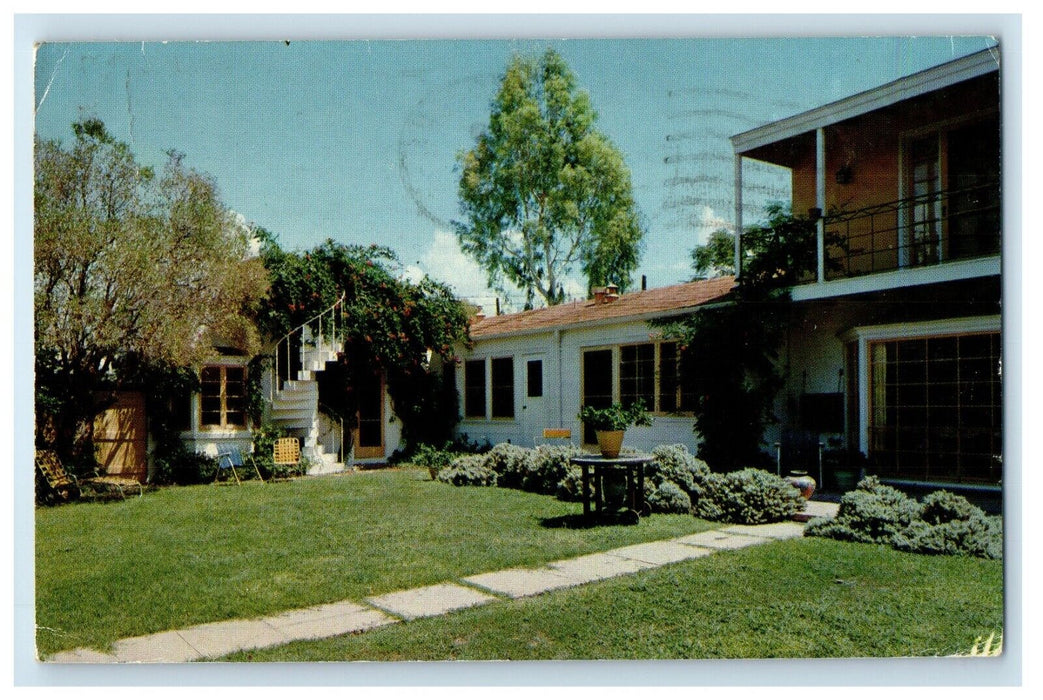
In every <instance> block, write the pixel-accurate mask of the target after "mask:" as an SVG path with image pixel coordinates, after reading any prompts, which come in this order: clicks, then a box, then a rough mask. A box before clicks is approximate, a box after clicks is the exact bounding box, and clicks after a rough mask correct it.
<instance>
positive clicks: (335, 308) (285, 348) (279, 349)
mask: <svg viewBox="0 0 1043 700" xmlns="http://www.w3.org/2000/svg"><path fill="white" fill-rule="evenodd" d="M346 296H347V294H346V293H343V294H341V295H340V298H339V299H337V301H335V302H334V303H333V304H332V305H331V306H329V307H328V308H327V309H325V310H323V311H320V312H319V313H318V314H316V315H315V316H312V317H311V318H309V319H308V320H307V321H305V322H304V323H302V324H301V325H299V326H297V327H296V328H294V329H293V330H291V331H290V332H289V333H287V334H286V335H284V336H283V337H281V338H279V340H278V342H276V343H275V362H273V363H272V383H271V389H270V393H269V396H268V398H269V399H270V400H271V399H274V398H275V394H277V393H278V392H279V391H280V390H281V389H282V385H281V384H280V382H281V378H280V376H281V375H280V372H279V368H280V366H282V367H285V368H286V379H287V380H289V379H291V378H292V377H291V376H290V373H291V372H292V371H293V362H292V361H291V358H290V353H291V352H292V348H293V342H292V341H293V338H294V336H295V335H298V334H299V335H300V337H301V350H303V340H304V329H305V328H310V327H311V326H312V324H317V325H318V334H317V335H316V336H315V337H316V338H318V342H319V343H321V342H322V340H323V337H324V336H323V321H325V322H326V328H327V330H328V331H329V334H330V338H332V339H333V340H334V341H336V339H337V316H338V315H340V314H341V313H343V305H344V299H345V297H346ZM341 326H342V328H343V323H342V324H341ZM298 354H300V350H298ZM283 359H285V365H280V361H281V360H283ZM299 359H301V361H302V362H303V358H299Z"/></svg>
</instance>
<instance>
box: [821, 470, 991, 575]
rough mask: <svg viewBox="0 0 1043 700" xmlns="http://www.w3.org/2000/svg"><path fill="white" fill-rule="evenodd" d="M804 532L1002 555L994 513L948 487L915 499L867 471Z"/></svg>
mask: <svg viewBox="0 0 1043 700" xmlns="http://www.w3.org/2000/svg"><path fill="white" fill-rule="evenodd" d="M804 534H805V535H807V536H814V537H830V538H832V539H838V540H849V541H855V542H873V543H878V544H886V545H889V546H891V547H894V548H895V549H898V550H900V551H903V552H916V553H919V554H950V555H963V556H975V557H982V558H986V559H1000V558H1002V556H1003V521H1002V519H1001V518H999V517H998V516H988V515H986V514H985V513H984V512H983V511H982V510H981V509H980V508H978V507H976V506H974V505H972V504H971V503H970V502H969V501H967V499H966V498H963V497H962V496H957V495H955V494H952V493H950V492H948V491H934V492H932V493H930V494H928V495H927V496H925V497H924V499H923V502H922V504H921V503H917V502H916V501H914V500H913V499H911V498H909V497H908V496H906V495H905V494H903V493H902V492H900V491H898V490H897V489H893V488H891V487H889V486H884V485H882V484H880V482H879V481H878V480H877V479H876V478H875V477H866V478H865V479H863V480H862V481H861V482H860V483H859V484H858V488H857V489H855V490H854V491H851V492H849V493H847V494H845V495H844V497H843V499H842V500H841V502H840V509H839V510H838V511H837V516H836V518H833V519H825V518H816V519H815V520H812V521H811V522H810V523H808V527H807V529H806V530H805V531H804Z"/></svg>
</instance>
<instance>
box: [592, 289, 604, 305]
mask: <svg viewBox="0 0 1043 700" xmlns="http://www.w3.org/2000/svg"><path fill="white" fill-rule="evenodd" d="M604 303H605V288H604V287H594V305H595V306H599V305H601V304H604Z"/></svg>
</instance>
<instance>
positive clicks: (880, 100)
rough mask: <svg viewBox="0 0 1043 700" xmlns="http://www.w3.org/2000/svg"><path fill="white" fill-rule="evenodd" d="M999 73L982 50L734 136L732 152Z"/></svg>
mask: <svg viewBox="0 0 1043 700" xmlns="http://www.w3.org/2000/svg"><path fill="white" fill-rule="evenodd" d="M998 70H999V52H998V50H997V49H996V48H989V49H985V50H984V51H979V52H977V53H973V54H971V55H969V56H964V57H963V58H959V59H956V60H955V61H950V62H949V63H944V64H942V65H940V66H935V67H933V68H928V69H927V70H924V71H921V72H919V73H914V74H913V75H910V76H906V77H904V78H899V79H898V80H895V81H893V82H890V83H887V84H886V85H882V86H880V87H878V88H873V89H872V90H867V91H865V92H860V93H858V94H856V95H852V96H850V97H845V98H844V99H841V100H837V101H836V102H830V103H829V104H826V105H823V106H821V107H816V108H815V109H812V110H809V111H807V112H802V113H801V114H797V115H794V116H792V117H788V118H786V119H781V120H779V121H776V122H771V123H770V124H765V125H764V126H760V127H757V128H756V129H751V130H749V131H744V132H742V133H740V134H736V135H735V136H732V137H731V142H732V148H733V150H734V152H735V153H736V154H740V155H741V154H743V153H748V152H749V151H752V150H755V149H757V148H761V147H763V146H767V145H769V144H772V143H776V142H778V141H783V140H785V139H788V138H792V137H794V136H798V135H800V134H804V133H807V132H809V131H814V130H815V129H818V128H821V127H826V126H830V125H832V124H836V123H838V122H842V121H844V120H846V119H851V118H853V117H857V116H861V115H863V114H869V113H870V112H874V111H876V110H879V109H883V108H884V107H888V106H890V105H893V104H896V103H898V102H902V101H905V100H908V99H911V98H913V97H918V96H920V95H925V94H927V93H930V92H934V91H935V90H940V89H942V88H945V87H949V86H950V85H955V84H957V83H961V82H963V81H965V80H970V79H972V78H977V77H981V76H983V75H987V74H989V73H993V72H995V71H998Z"/></svg>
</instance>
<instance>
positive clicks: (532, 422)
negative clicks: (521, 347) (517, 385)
mask: <svg viewBox="0 0 1043 700" xmlns="http://www.w3.org/2000/svg"><path fill="white" fill-rule="evenodd" d="M545 370H546V363H545V362H544V356H543V355H542V354H539V355H523V356H522V368H521V371H522V377H521V380H522V382H521V386H522V392H521V399H522V401H521V405H522V415H521V426H522V430H523V431H524V439H525V443H524V444H533V442H535V443H537V444H538V443H539V442H540V441H541V440H542V438H543V430H544V428H559V427H567V426H558V425H551V422H550V421H551V418H550V417H549V416H547V412H546V404H545V403H544V394H546V393H547V376H546V371H545Z"/></svg>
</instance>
